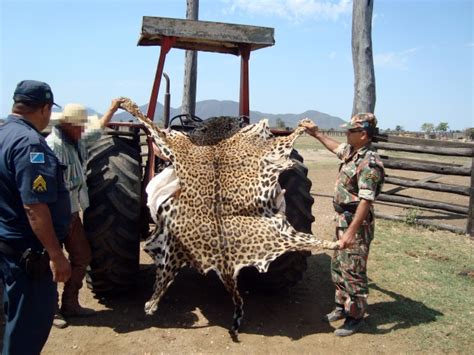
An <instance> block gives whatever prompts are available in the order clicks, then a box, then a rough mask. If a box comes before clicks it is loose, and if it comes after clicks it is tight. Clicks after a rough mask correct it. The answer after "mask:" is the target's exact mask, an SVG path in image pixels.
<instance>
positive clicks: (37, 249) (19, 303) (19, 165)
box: [0, 80, 71, 354]
mask: <svg viewBox="0 0 474 355" xmlns="http://www.w3.org/2000/svg"><path fill="white" fill-rule="evenodd" d="M13 101H14V103H13V107H12V113H11V114H10V115H9V116H8V117H7V119H6V120H4V121H0V272H1V277H2V281H3V306H4V310H5V328H4V334H3V348H2V350H1V351H0V352H1V353H2V354H39V353H40V352H41V349H42V348H43V346H44V344H45V343H46V340H47V339H48V336H49V332H50V330H51V325H52V323H53V317H54V311H55V304H56V299H57V291H56V290H57V284H56V283H57V282H66V281H67V280H68V279H69V277H70V275H71V266H70V265H69V262H68V260H67V258H66V256H65V255H64V253H63V250H62V248H61V241H62V240H64V239H65V238H66V234H67V231H68V226H69V220H70V217H71V212H70V202H69V193H68V191H67V190H66V187H65V185H64V181H63V176H62V170H61V167H60V165H59V161H58V159H57V158H56V156H55V155H54V153H53V152H52V151H51V149H50V148H49V147H48V145H47V144H46V142H45V140H44V138H43V136H42V135H41V134H40V133H39V132H40V131H42V130H43V129H44V128H46V126H47V125H48V123H49V120H50V117H51V108H52V107H53V105H55V103H54V98H53V92H52V91H51V88H50V86H49V85H48V84H46V83H44V82H41V81H36V80H23V81H22V82H20V83H19V84H18V85H17V87H16V89H15V93H14V95H13Z"/></svg>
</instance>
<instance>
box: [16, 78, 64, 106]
mask: <svg viewBox="0 0 474 355" xmlns="http://www.w3.org/2000/svg"><path fill="white" fill-rule="evenodd" d="M13 101H15V102H24V103H31V104H53V105H55V106H57V107H61V106H59V105H58V104H56V103H55V102H54V96H53V91H52V90H51V87H50V86H49V85H48V84H46V83H43V82H42V81H36V80H23V81H20V82H19V83H18V85H17V86H16V89H15V92H14V94H13Z"/></svg>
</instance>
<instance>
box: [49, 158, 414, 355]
mask: <svg viewBox="0 0 474 355" xmlns="http://www.w3.org/2000/svg"><path fill="white" fill-rule="evenodd" d="M301 153H303V156H304V157H305V159H306V162H307V163H308V166H310V172H309V176H310V178H311V180H312V181H313V188H312V194H313V196H314V198H315V204H314V207H313V215H314V216H315V218H316V221H315V223H314V225H313V232H314V234H315V235H317V236H320V237H322V238H325V239H330V238H331V236H332V231H333V224H332V216H333V212H332V211H333V210H332V206H331V199H332V193H333V188H334V180H335V177H336V170H337V166H336V165H335V164H332V163H331V162H333V159H335V158H333V157H331V156H330V155H329V154H326V153H325V152H323V151H302V152H301ZM326 163H327V164H326ZM313 167H314V168H313ZM384 208H392V207H391V206H388V207H384ZM141 264H142V271H141V273H140V276H139V277H140V280H139V283H138V286H137V288H136V289H135V290H133V292H131V293H130V294H128V295H126V296H122V297H119V298H117V299H114V300H112V301H108V302H104V301H101V300H97V299H95V298H94V297H93V294H92V293H91V291H90V290H89V289H87V288H83V290H82V291H81V303H82V304H83V305H84V306H87V307H90V308H93V309H95V310H96V311H97V316H95V317H93V318H88V319H87V318H86V319H73V320H71V322H70V326H69V327H67V328H66V329H55V328H53V330H52V331H51V335H50V337H49V339H48V342H47V344H46V346H45V348H44V351H43V353H44V354H65V353H68V354H91V353H100V354H102V353H104V354H160V353H180V354H181V353H184V354H187V353H237V354H244V353H250V354H270V353H271V354H288V353H348V352H354V344H357V353H387V352H388V353H393V352H397V353H407V352H410V350H411V349H410V344H406V343H405V342H404V337H403V332H390V331H384V330H383V328H384V326H385V325H384V324H379V322H380V320H377V319H379V318H375V317H371V316H370V311H371V310H370V308H369V314H368V316H367V318H366V322H365V325H364V327H363V328H362V330H361V332H360V333H358V334H356V335H354V336H352V337H350V338H344V339H340V338H336V337H335V336H334V335H333V331H334V329H335V327H338V326H340V325H341V324H342V321H340V322H337V323H334V324H332V325H329V324H327V323H324V322H323V321H322V320H321V317H322V315H324V314H325V313H327V312H328V311H330V310H331V308H332V305H333V303H332V302H333V292H334V289H333V286H332V284H331V279H330V274H329V264H330V257H329V253H325V252H321V253H320V254H318V255H313V256H311V257H310V258H309V267H308V270H307V272H306V273H305V276H304V279H303V281H302V282H300V283H298V285H297V286H295V287H294V288H293V289H291V290H289V291H285V292H282V293H278V294H265V293H257V292H246V293H245V294H244V302H245V304H244V311H245V316H244V322H243V324H242V327H241V333H240V336H239V338H240V342H239V343H236V342H233V341H232V340H231V338H230V336H229V334H228V332H227V330H228V327H229V326H230V324H231V320H232V314H233V305H232V301H231V298H230V296H229V294H228V293H227V292H226V291H225V289H224V288H223V286H222V284H221V283H220V282H219V280H218V279H217V277H216V276H215V275H214V274H210V275H208V276H206V277H204V276H202V275H199V274H197V273H196V272H194V271H192V270H183V271H182V272H181V273H180V274H179V275H178V277H177V279H176V280H175V282H174V284H173V285H172V286H171V287H170V289H169V290H168V292H167V293H166V294H165V296H164V298H163V299H162V301H161V303H160V307H159V310H158V312H157V313H156V314H155V315H153V316H145V315H144V313H143V305H144V302H145V301H146V300H147V299H148V297H149V296H150V295H151V291H152V287H153V281H154V276H153V271H152V269H151V268H150V267H147V265H149V264H151V261H150V259H149V258H148V257H147V256H146V255H145V254H144V253H142V256H141ZM369 273H370V270H369ZM369 302H370V303H372V302H374V300H373V299H369Z"/></svg>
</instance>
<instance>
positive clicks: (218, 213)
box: [122, 101, 337, 337]
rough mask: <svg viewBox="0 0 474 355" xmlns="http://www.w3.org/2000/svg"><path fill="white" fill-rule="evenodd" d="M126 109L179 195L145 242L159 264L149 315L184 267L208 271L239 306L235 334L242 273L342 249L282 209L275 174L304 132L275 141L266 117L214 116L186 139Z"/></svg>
mask: <svg viewBox="0 0 474 355" xmlns="http://www.w3.org/2000/svg"><path fill="white" fill-rule="evenodd" d="M122 108H124V109H126V110H127V111H128V112H130V113H131V114H132V115H134V116H135V117H137V118H138V119H139V120H140V121H141V122H143V123H144V124H145V126H146V127H148V128H149V129H150V131H151V133H152V135H153V137H154V140H155V142H156V144H157V146H158V147H159V148H160V150H161V152H162V154H163V156H165V157H166V158H167V159H168V160H169V161H170V162H171V164H172V165H173V167H174V169H175V172H176V176H177V177H178V178H179V185H180V193H179V195H174V196H172V197H170V198H168V199H167V200H165V201H164V202H163V203H162V204H161V205H160V206H159V208H158V211H157V216H154V217H155V221H156V222H157V225H158V228H157V232H156V233H155V234H154V235H152V236H151V237H150V238H149V239H148V240H147V241H146V243H145V250H146V251H147V252H148V254H150V255H151V257H152V258H153V260H154V262H155V263H156V265H157V275H156V283H155V289H154V293H153V295H152V297H151V298H150V300H149V301H148V302H147V303H146V305H145V311H146V313H148V314H152V313H154V312H155V311H156V310H157V307H158V303H159V301H160V299H161V297H162V296H163V294H164V292H165V291H166V289H167V288H168V286H169V285H170V284H171V283H172V282H173V279H174V277H175V275H176V274H177V272H178V270H179V269H180V268H181V267H183V266H185V265H186V266H191V267H194V268H196V269H197V270H199V271H200V272H201V273H204V274H205V273H207V272H208V271H209V270H214V271H215V272H216V273H217V275H218V276H219V278H220V279H221V280H222V282H223V283H224V286H225V288H226V289H227V291H228V292H229V293H230V294H231V295H232V299H233V302H234V304H235V313H234V319H233V324H232V328H231V330H230V332H231V334H232V335H233V336H235V337H236V336H237V331H238V329H239V326H240V321H241V319H242V316H243V309H242V306H243V300H242V297H241V296H240V294H239V292H238V289H237V276H238V274H239V271H240V270H241V269H242V268H244V267H246V266H254V267H255V268H257V269H258V271H260V272H266V271H267V270H268V267H269V265H270V263H271V262H272V261H273V260H275V259H276V258H277V257H279V256H280V255H282V254H283V253H285V252H288V251H302V250H313V251H315V250H320V249H322V248H328V249H335V248H337V244H335V243H333V242H327V241H325V240H321V239H318V238H316V237H314V236H312V235H310V234H304V233H300V232H297V231H296V230H295V229H294V228H293V227H292V226H291V225H290V224H289V223H288V221H287V220H286V217H285V215H284V214H283V213H281V211H280V209H279V207H280V204H281V201H279V198H278V197H279V192H280V191H279V186H278V176H279V174H280V173H281V172H282V171H283V170H285V169H288V168H290V167H291V166H292V164H293V163H292V161H291V160H290V159H289V155H290V152H291V150H292V147H293V143H294V141H295V140H296V138H297V137H298V136H300V135H301V134H302V133H303V129H302V128H297V129H296V130H295V131H294V132H293V133H292V134H291V135H289V136H286V137H274V136H273V135H272V134H271V132H270V130H269V128H268V123H267V120H262V121H260V122H259V123H256V124H253V125H248V126H246V127H243V128H241V127H240V122H239V120H238V119H237V118H231V117H217V118H212V119H209V120H207V121H204V123H203V124H202V125H200V126H199V127H198V128H197V129H195V130H194V132H192V133H189V134H185V133H182V132H178V131H169V132H165V131H161V130H159V129H158V128H157V127H156V126H154V124H153V123H152V122H151V121H150V120H149V119H148V118H146V117H145V116H144V115H143V114H142V113H141V112H140V111H139V110H138V107H137V106H136V104H134V103H133V102H131V101H127V102H126V103H124V104H122ZM280 200H281V199H280Z"/></svg>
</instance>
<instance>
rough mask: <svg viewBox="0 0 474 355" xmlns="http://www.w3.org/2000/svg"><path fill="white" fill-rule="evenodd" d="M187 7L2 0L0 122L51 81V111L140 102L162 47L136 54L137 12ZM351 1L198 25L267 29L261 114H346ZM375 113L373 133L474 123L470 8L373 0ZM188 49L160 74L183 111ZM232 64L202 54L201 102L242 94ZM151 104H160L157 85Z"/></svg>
mask: <svg viewBox="0 0 474 355" xmlns="http://www.w3.org/2000/svg"><path fill="white" fill-rule="evenodd" d="M185 11H186V0H135V1H132V0H128V1H126V0H42V1H40V0H36V1H35V0H29V1H27V0H0V81H1V86H0V94H1V95H0V97H1V101H0V115H1V116H2V117H4V116H6V115H7V114H8V113H9V111H10V109H11V104H12V99H11V98H12V93H13V90H14V88H15V86H16V84H17V83H18V82H19V81H21V80H23V79H37V80H43V81H46V82H48V83H49V84H50V85H51V87H52V88H53V91H54V93H55V97H56V101H57V102H58V103H59V104H62V105H64V104H66V103H68V102H79V103H82V104H85V105H86V106H88V107H91V108H94V109H95V110H97V111H99V112H104V110H105V109H106V108H107V107H108V105H109V103H110V101H111V99H112V98H114V97H117V96H128V97H130V98H131V99H132V100H134V101H136V102H137V103H138V104H140V105H141V104H145V103H148V100H149V97H150V91H151V87H152V84H153V82H152V81H153V77H154V74H155V70H156V64H157V60H158V56H159V49H160V48H159V47H138V46H137V45H136V44H137V40H138V37H139V34H140V28H141V21H142V16H162V17H175V18H184V17H185ZM351 16H352V1H349V0H332V1H326V0H324V1H322V0H321V1H316V0H200V9H199V18H200V19H201V20H205V21H218V22H229V23H240V24H247V25H256V26H267V27H273V28H275V41H276V43H275V46H273V47H270V48H265V49H261V50H258V51H255V52H252V55H251V58H250V108H251V109H252V110H258V111H261V112H267V113H301V112H303V111H305V110H308V109H315V110H318V111H322V112H325V113H328V114H331V115H335V116H339V117H341V118H343V119H348V118H349V117H350V114H351V111H352V100H353V83H354V79H353V68H352V55H351V21H352V19H351ZM373 17H374V19H373V30H372V39H373V49H374V59H375V75H376V86H377V103H376V108H375V113H376V115H377V117H378V119H379V124H380V126H381V128H394V127H395V126H396V125H400V126H402V127H403V128H405V129H409V130H419V129H420V127H421V125H422V123H424V122H431V123H434V124H435V125H436V124H438V123H439V122H442V121H444V122H448V123H449V126H450V128H451V129H464V128H467V127H472V126H474V122H473V121H474V120H473V111H474V109H473V106H474V104H473V96H474V95H473V81H474V80H473V79H474V74H473V73H474V70H473V67H474V64H473V51H474V39H473V32H474V24H473V17H474V7H473V1H471V0H375V3H374V16H373ZM183 63H184V51H182V50H177V49H175V50H171V52H170V53H169V55H168V56H167V59H166V64H165V71H166V72H167V73H168V74H169V76H170V78H171V82H172V83H171V95H172V99H171V105H172V106H173V107H178V106H180V105H181V94H182V85H183V72H184V66H183ZM239 63H240V59H239V58H238V57H235V56H230V55H223V54H208V53H200V54H199V59H198V84H197V99H198V101H199V100H206V99H219V100H235V101H238V97H239V65H240V64H239ZM161 89H162V90H160V96H159V101H160V102H162V96H163V91H164V90H163V87H162V88H161Z"/></svg>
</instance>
